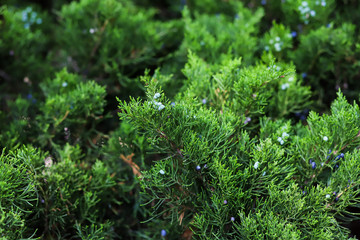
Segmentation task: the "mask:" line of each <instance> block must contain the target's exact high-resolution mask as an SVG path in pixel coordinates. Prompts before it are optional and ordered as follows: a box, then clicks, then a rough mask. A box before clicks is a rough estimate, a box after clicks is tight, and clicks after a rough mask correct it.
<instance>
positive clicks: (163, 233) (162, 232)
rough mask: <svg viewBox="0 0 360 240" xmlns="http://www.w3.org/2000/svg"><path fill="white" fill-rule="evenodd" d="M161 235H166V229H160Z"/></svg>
mask: <svg viewBox="0 0 360 240" xmlns="http://www.w3.org/2000/svg"><path fill="white" fill-rule="evenodd" d="M161 236H162V237H165V236H166V231H165V230H164V229H162V230H161Z"/></svg>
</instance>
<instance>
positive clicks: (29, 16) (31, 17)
mask: <svg viewBox="0 0 360 240" xmlns="http://www.w3.org/2000/svg"><path fill="white" fill-rule="evenodd" d="M21 15H22V17H21V19H22V21H23V22H24V28H25V29H29V28H30V27H31V25H33V24H35V23H36V24H41V23H42V19H41V18H40V17H37V13H36V12H35V11H33V10H32V8H31V7H27V8H25V9H24V10H23V11H22V12H21Z"/></svg>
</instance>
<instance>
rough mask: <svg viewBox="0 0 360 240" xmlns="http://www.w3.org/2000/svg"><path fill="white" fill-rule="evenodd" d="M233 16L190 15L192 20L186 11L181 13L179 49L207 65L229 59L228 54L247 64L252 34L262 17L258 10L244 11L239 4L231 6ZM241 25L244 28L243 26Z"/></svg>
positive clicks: (253, 45)
mask: <svg viewBox="0 0 360 240" xmlns="http://www.w3.org/2000/svg"><path fill="white" fill-rule="evenodd" d="M233 7H234V8H235V9H236V15H235V16H231V17H229V16H225V15H222V14H217V15H205V14H198V13H196V12H195V13H194V15H195V16H194V19H192V16H191V14H190V12H189V10H188V9H187V8H185V9H184V11H183V18H184V23H185V33H184V34H185V38H184V41H183V44H182V46H181V49H190V50H191V51H193V52H194V53H196V54H197V55H199V56H200V57H201V58H203V59H205V61H207V62H209V63H220V62H221V61H223V60H229V57H228V55H231V56H233V57H240V56H241V57H243V59H244V60H245V62H246V63H251V62H252V60H251V56H252V55H253V54H254V52H255V51H256V50H257V44H256V39H255V38H254V35H255V34H256V33H257V32H258V28H257V26H256V25H257V23H258V22H259V21H260V19H261V17H262V16H263V11H262V9H258V10H257V11H256V12H255V13H252V12H251V11H250V10H248V9H246V8H244V6H243V4H241V3H240V2H239V3H237V4H235V3H234V4H233ZM243 26H245V27H243Z"/></svg>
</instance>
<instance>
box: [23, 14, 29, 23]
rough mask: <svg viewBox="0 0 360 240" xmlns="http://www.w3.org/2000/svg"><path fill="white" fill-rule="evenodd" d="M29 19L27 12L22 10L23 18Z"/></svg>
mask: <svg viewBox="0 0 360 240" xmlns="http://www.w3.org/2000/svg"><path fill="white" fill-rule="evenodd" d="M27 19H28V15H27V12H22V20H23V22H26V21H27Z"/></svg>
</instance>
